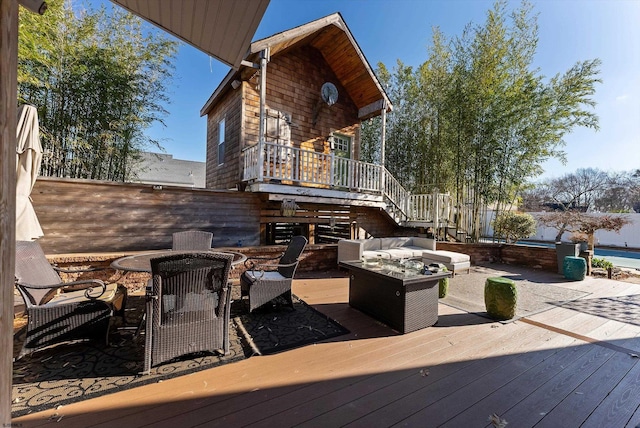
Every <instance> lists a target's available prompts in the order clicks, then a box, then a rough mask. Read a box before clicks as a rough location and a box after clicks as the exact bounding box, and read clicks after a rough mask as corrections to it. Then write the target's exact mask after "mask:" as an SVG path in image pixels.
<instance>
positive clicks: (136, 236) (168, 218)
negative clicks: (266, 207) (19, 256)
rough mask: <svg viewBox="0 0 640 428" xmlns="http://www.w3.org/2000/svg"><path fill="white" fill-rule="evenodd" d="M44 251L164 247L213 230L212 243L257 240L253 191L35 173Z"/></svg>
mask: <svg viewBox="0 0 640 428" xmlns="http://www.w3.org/2000/svg"><path fill="white" fill-rule="evenodd" d="M32 198H33V205H34V207H35V210H36V213H37V215H38V219H39V220H40V223H41V224H42V229H43V231H44V237H43V238H41V239H40V243H41V244H42V247H43V249H44V250H45V252H46V253H48V254H60V253H76V252H108V251H134V250H149V249H161V248H169V247H170V246H171V234H172V233H173V232H178V231H182V230H189V229H198V230H205V231H210V232H213V233H214V235H215V236H214V238H213V245H214V246H235V245H236V243H237V242H238V241H241V242H242V244H243V245H259V244H260V227H259V220H260V202H259V199H258V197H257V196H256V195H255V194H251V193H245V192H236V191H214V190H205V189H190V188H181V187H169V186H163V188H162V189H161V190H154V188H153V186H151V185H145V184H129V183H127V184H123V183H104V182H94V181H89V180H64V179H50V178H39V179H38V181H37V182H36V185H35V188H34V191H33V193H32Z"/></svg>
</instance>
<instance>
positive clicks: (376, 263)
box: [340, 260, 451, 333]
mask: <svg viewBox="0 0 640 428" xmlns="http://www.w3.org/2000/svg"><path fill="white" fill-rule="evenodd" d="M410 265H411V263H407V264H406V266H405V265H404V264H403V263H401V262H400V261H393V260H372V261H342V262H340V266H342V267H344V268H347V269H349V271H350V278H349V305H350V306H352V307H354V308H356V309H358V310H360V311H362V312H364V313H366V314H367V315H370V316H372V317H373V318H375V319H377V320H378V321H381V322H383V323H385V324H387V325H388V326H389V327H391V328H393V329H394V330H397V331H399V332H400V333H409V332H412V331H415V330H419V329H422V328H425V327H430V326H432V325H434V324H435V323H436V322H437V321H438V280H440V279H441V278H447V277H449V276H451V272H439V273H433V274H431V275H425V274H423V273H422V272H421V270H420V269H419V268H416V267H413V268H412V267H409V266H410ZM414 266H415V264H414Z"/></svg>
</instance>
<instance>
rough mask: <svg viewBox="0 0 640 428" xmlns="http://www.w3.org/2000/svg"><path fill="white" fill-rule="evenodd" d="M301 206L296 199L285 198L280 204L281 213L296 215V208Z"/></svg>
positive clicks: (283, 214) (286, 215)
mask: <svg viewBox="0 0 640 428" xmlns="http://www.w3.org/2000/svg"><path fill="white" fill-rule="evenodd" d="M298 208H300V207H299V206H298V205H297V204H296V201H295V200H294V199H283V200H282V204H281V205H280V214H281V215H282V216H283V217H293V216H294V215H296V210H297V209H298Z"/></svg>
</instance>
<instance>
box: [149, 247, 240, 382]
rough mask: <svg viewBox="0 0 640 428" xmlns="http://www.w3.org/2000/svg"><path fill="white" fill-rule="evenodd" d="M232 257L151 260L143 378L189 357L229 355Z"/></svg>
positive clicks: (194, 255)
mask: <svg viewBox="0 0 640 428" xmlns="http://www.w3.org/2000/svg"><path fill="white" fill-rule="evenodd" d="M232 260H233V255H231V254H222V253H213V252H208V253H189V254H175V255H170V256H165V257H159V258H156V259H151V272H152V279H151V281H150V285H149V286H148V287H147V303H146V304H147V310H146V314H147V319H146V324H147V325H146V333H145V334H146V345H145V360H144V372H143V373H144V374H148V373H149V371H150V370H151V367H153V366H157V365H158V364H160V363H163V362H166V361H169V360H171V359H173V358H176V357H179V356H182V355H186V354H191V353H194V352H201V351H211V352H214V351H216V350H222V353H223V354H226V353H227V352H229V322H230V307H231V288H230V286H229V285H228V284H227V278H228V276H229V269H230V266H231V261H232Z"/></svg>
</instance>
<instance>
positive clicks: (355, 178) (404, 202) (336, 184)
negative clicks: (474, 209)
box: [243, 142, 471, 230]
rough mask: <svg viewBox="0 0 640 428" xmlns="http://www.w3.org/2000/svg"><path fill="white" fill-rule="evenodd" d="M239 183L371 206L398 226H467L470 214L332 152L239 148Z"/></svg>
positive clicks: (254, 188)
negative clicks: (386, 215) (240, 177)
mask: <svg viewBox="0 0 640 428" xmlns="http://www.w3.org/2000/svg"><path fill="white" fill-rule="evenodd" d="M260 147H262V150H261V149H260ZM243 181H245V182H247V183H248V184H249V186H250V190H252V191H258V192H272V193H285V194H290V195H298V196H305V197H321V198H322V197H324V198H333V199H340V200H341V201H342V203H344V202H345V201H351V203H353V204H354V205H358V204H368V205H377V206H379V207H381V208H384V209H385V210H386V211H387V213H389V215H390V216H391V218H393V219H394V220H395V221H396V222H397V223H398V224H399V225H401V226H410V227H425V228H426V227H433V228H435V229H441V228H449V227H450V228H452V229H453V228H454V227H455V226H456V225H457V226H458V227H459V228H462V229H466V230H470V226H471V225H470V217H469V215H470V213H469V212H467V211H466V210H456V209H454V207H453V199H452V198H451V196H450V195H449V194H448V193H434V194H412V193H411V192H409V191H408V190H406V189H405V188H404V187H403V186H402V184H401V183H400V182H399V181H398V180H396V178H395V177H393V175H392V174H391V173H390V172H389V171H388V170H387V169H386V168H384V167H383V166H382V165H376V164H373V163H368V162H361V161H357V160H353V159H346V158H342V157H339V156H335V155H334V154H333V153H319V152H315V151H309V150H303V149H299V148H295V147H290V146H286V145H281V144H276V143H268V142H263V143H261V144H257V145H254V146H251V147H249V148H247V149H245V151H244V167H243ZM456 214H457V216H456ZM467 223H469V225H468V226H469V227H467Z"/></svg>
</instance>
